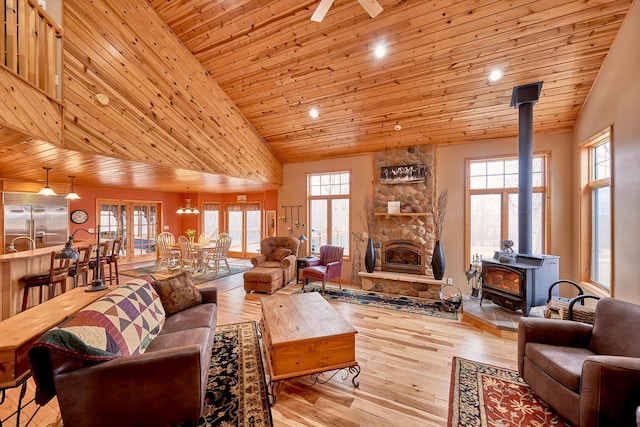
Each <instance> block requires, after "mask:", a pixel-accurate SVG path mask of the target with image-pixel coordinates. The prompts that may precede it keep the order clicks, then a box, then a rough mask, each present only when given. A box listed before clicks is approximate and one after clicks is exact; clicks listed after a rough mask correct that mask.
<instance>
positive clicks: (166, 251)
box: [155, 232, 180, 272]
mask: <svg viewBox="0 0 640 427" xmlns="http://www.w3.org/2000/svg"><path fill="white" fill-rule="evenodd" d="M172 239H173V243H172ZM173 245H175V237H173V234H171V233H167V232H163V233H160V234H158V235H157V236H156V247H157V248H158V258H157V259H156V269H155V271H158V269H160V266H161V265H162V263H163V262H164V263H165V265H166V266H167V272H170V271H171V270H176V269H178V268H180V250H179V249H175V248H173V247H172V246H173Z"/></svg>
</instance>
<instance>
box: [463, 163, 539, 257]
mask: <svg viewBox="0 0 640 427" xmlns="http://www.w3.org/2000/svg"><path fill="white" fill-rule="evenodd" d="M533 157H534V158H536V157H541V158H542V168H543V170H542V185H541V186H534V187H533V192H534V193H541V194H542V202H543V211H542V251H543V253H549V248H550V247H551V237H550V235H549V230H550V221H551V185H550V164H551V152H550V151H537V152H534V153H533ZM517 159H518V155H517V154H503V155H495V156H482V157H469V158H466V159H465V221H464V264H463V265H464V266H469V265H470V264H471V260H472V254H471V253H470V252H471V196H473V195H483V194H484V195H488V194H496V195H499V196H500V199H501V218H500V221H501V225H500V230H501V232H500V234H501V239H500V241H502V240H504V239H505V238H506V236H508V235H509V234H508V233H509V221H508V218H509V209H508V206H509V195H510V194H516V195H517V194H518V187H517V185H516V187H498V188H483V189H471V164H472V163H474V162H478V161H484V162H491V161H497V160H517ZM495 249H496V250H500V249H501V248H499V247H497V248H495ZM514 249H515V250H516V251H517V248H514Z"/></svg>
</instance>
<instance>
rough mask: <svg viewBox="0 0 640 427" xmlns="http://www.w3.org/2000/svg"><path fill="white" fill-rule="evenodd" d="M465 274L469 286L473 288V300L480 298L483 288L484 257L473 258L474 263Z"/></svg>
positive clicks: (476, 255) (476, 256) (475, 256)
mask: <svg viewBox="0 0 640 427" xmlns="http://www.w3.org/2000/svg"><path fill="white" fill-rule="evenodd" d="M464 274H465V276H467V284H468V285H469V286H471V298H478V297H479V296H480V289H481V288H482V255H478V254H475V255H474V256H473V262H472V263H471V264H469V269H468V270H467V271H465V272H464Z"/></svg>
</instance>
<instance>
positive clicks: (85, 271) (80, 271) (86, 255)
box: [69, 243, 95, 288]
mask: <svg viewBox="0 0 640 427" xmlns="http://www.w3.org/2000/svg"><path fill="white" fill-rule="evenodd" d="M94 247H95V245H94V244H93V243H91V244H90V245H89V246H82V247H79V248H78V254H79V256H78V259H77V260H76V262H75V263H74V264H73V265H72V266H71V267H69V277H73V287H74V288H76V287H78V278H79V277H82V280H83V281H84V286H87V285H88V284H89V262H90V261H91V254H92V253H93V248H94Z"/></svg>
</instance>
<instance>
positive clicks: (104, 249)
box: [89, 240, 111, 282]
mask: <svg viewBox="0 0 640 427" xmlns="http://www.w3.org/2000/svg"><path fill="white" fill-rule="evenodd" d="M110 246H111V242H110V241H109V240H105V241H101V242H100V265H99V266H98V268H99V269H100V278H101V279H102V281H103V282H104V280H105V276H104V266H105V265H107V261H106V260H105V256H106V254H108V253H109V247H110ZM96 249H97V248H95V247H94V251H93V252H94V254H95V251H96ZM94 254H92V256H93V255H94ZM89 270H91V271H93V280H96V257H95V256H93V257H92V258H91V260H90V261H89Z"/></svg>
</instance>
